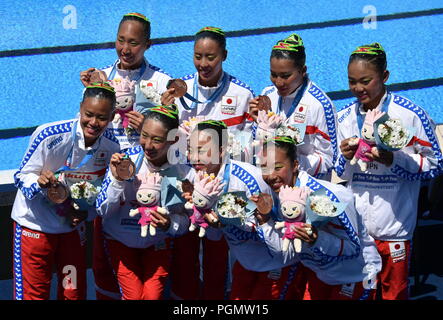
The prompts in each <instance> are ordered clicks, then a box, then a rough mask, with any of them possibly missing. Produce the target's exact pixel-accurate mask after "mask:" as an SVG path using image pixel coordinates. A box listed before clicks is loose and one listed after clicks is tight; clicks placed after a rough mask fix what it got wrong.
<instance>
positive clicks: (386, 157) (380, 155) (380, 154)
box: [365, 147, 394, 167]
mask: <svg viewBox="0 0 443 320" xmlns="http://www.w3.org/2000/svg"><path fill="white" fill-rule="evenodd" d="M365 155H366V156H367V157H368V158H369V159H371V160H373V161H377V162H380V163H381V164H384V165H385V166H387V167H389V166H390V165H392V162H393V161H394V154H393V153H392V151H387V150H383V149H379V148H377V147H373V148H372V149H371V152H370V153H369V152H367V153H365Z"/></svg>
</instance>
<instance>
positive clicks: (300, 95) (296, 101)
mask: <svg viewBox="0 0 443 320" xmlns="http://www.w3.org/2000/svg"><path fill="white" fill-rule="evenodd" d="M307 87H308V78H307V77H305V78H304V80H303V84H302V86H301V88H300V90H299V91H298V92H297V94H296V95H295V97H294V101H293V102H292V105H291V108H290V109H289V111H288V113H286V119H289V118H290V117H291V116H292V114H293V113H294V111H295V108H297V106H298V104H299V103H300V100H301V98H303V95H304V94H305V91H306V89H307ZM282 103H283V98H282V97H281V96H279V97H278V106H277V114H281V113H282V112H283V110H282Z"/></svg>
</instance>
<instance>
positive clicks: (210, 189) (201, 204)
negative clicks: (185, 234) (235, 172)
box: [185, 171, 223, 238]
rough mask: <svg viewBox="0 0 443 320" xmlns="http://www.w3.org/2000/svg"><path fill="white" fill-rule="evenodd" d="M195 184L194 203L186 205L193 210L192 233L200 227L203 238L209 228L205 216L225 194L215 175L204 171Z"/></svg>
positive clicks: (190, 227) (199, 173)
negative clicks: (221, 195)
mask: <svg viewBox="0 0 443 320" xmlns="http://www.w3.org/2000/svg"><path fill="white" fill-rule="evenodd" d="M194 183H195V184H194V192H193V193H192V202H193V203H190V202H188V203H186V204H185V208H186V209H192V210H193V213H192V215H191V216H190V217H189V219H190V220H191V225H190V226H189V231H191V232H192V231H194V230H195V229H196V228H197V227H199V228H200V230H199V234H198V236H199V237H200V238H202V237H204V236H205V234H206V228H207V227H208V223H207V222H206V221H205V219H204V215H205V213H209V212H210V211H211V210H212V207H213V205H214V204H215V202H216V201H217V199H218V197H219V196H220V194H221V193H222V192H223V184H222V183H221V181H220V179H218V178H215V177H214V175H208V174H206V173H205V172H202V171H199V172H197V175H196V177H195V181H194ZM214 222H216V221H214Z"/></svg>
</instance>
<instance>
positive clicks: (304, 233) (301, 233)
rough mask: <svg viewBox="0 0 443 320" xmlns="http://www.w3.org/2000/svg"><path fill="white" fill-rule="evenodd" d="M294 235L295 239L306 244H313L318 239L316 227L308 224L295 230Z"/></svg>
mask: <svg viewBox="0 0 443 320" xmlns="http://www.w3.org/2000/svg"><path fill="white" fill-rule="evenodd" d="M295 235H296V237H297V238H299V239H300V240H302V241H304V242H306V243H309V244H314V243H315V241H317V238H318V231H317V228H316V227H314V226H312V225H310V224H308V223H304V224H303V225H302V226H301V227H296V228H295Z"/></svg>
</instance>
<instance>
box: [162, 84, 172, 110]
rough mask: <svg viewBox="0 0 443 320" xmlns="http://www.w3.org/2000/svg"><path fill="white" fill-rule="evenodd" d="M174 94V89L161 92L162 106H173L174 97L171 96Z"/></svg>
mask: <svg viewBox="0 0 443 320" xmlns="http://www.w3.org/2000/svg"><path fill="white" fill-rule="evenodd" d="M174 92H175V89H174V88H169V89H168V90H166V91H165V92H163V94H162V99H161V101H162V105H163V106H168V105H170V104H173V103H174V102H175V97H174V95H173V94H174Z"/></svg>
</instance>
